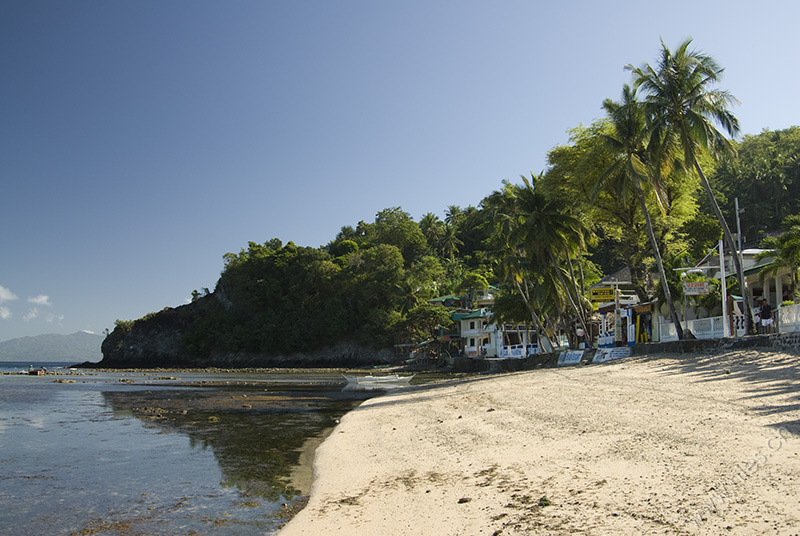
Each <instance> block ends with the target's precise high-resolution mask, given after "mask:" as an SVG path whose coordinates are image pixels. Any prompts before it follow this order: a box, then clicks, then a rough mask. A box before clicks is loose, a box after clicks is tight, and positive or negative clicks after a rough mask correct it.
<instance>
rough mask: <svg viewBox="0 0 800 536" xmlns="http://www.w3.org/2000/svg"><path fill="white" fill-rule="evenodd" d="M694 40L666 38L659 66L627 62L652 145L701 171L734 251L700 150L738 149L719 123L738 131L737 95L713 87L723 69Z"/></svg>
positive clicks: (749, 323) (716, 152)
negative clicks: (670, 42)
mask: <svg viewBox="0 0 800 536" xmlns="http://www.w3.org/2000/svg"><path fill="white" fill-rule="evenodd" d="M691 43H692V40H691V39H687V40H686V41H684V42H683V43H681V44H680V45H679V46H678V48H677V49H676V50H675V52H674V53H673V52H671V51H670V50H669V48H667V46H666V45H665V44H664V41H663V40H662V41H661V55H660V58H659V61H658V63H657V65H656V66H655V67H652V66H650V65H649V64H647V63H645V64H644V65H642V66H641V67H633V66H632V65H627V66H626V69H628V70H630V71H631V72H632V74H633V79H634V87H635V88H639V89H641V90H642V91H643V92H644V95H645V98H644V101H643V104H644V110H645V117H646V119H647V121H648V124H649V133H650V138H649V141H648V147H649V148H650V150H651V151H654V152H655V153H657V154H660V155H669V154H670V153H671V152H672V150H673V149H679V150H680V151H681V152H682V153H683V164H684V165H685V166H686V168H687V169H689V170H692V169H693V170H694V171H696V172H697V174H698V176H699V177H700V182H701V183H702V185H703V189H705V191H706V194H707V195H708V200H709V202H710V204H711V207H712V208H713V210H714V213H715V214H716V216H717V219H718V220H719V223H720V226H721V227H722V232H723V235H724V237H725V241H726V243H727V244H728V247H729V248H730V251H736V244H735V243H734V241H733V236H732V235H731V230H730V228H729V227H728V223H727V222H726V221H725V218H724V217H723V216H722V211H721V210H720V208H719V204H718V203H717V199H716V197H715V196H714V192H713V191H712V190H711V185H710V184H709V182H708V179H707V178H706V176H705V174H704V173H703V169H702V168H701V167H700V164H699V162H698V156H699V154H700V153H701V151H708V152H709V153H710V154H711V155H712V156H715V157H719V156H723V155H732V154H735V149H734V147H733V144H732V143H731V141H730V140H729V139H728V138H726V137H725V136H724V135H723V134H722V132H720V131H719V130H718V129H717V128H716V127H715V126H714V125H715V124H719V125H720V126H721V127H722V128H723V130H725V131H726V132H727V133H728V134H729V135H730V136H735V135H736V134H737V133H738V132H739V120H738V119H736V116H734V115H733V113H732V112H731V111H730V109H729V108H730V106H732V105H733V104H735V103H737V102H738V101H737V100H736V99H735V98H734V97H733V95H731V94H730V93H729V92H728V91H724V90H721V89H717V88H715V87H713V86H714V85H715V84H716V83H717V82H718V81H719V80H720V77H721V75H722V72H723V69H722V68H721V67H720V66H719V65H718V64H717V62H716V61H714V59H713V58H712V57H711V56H707V55H705V54H702V53H700V52H698V51H695V50H690V49H689V45H690V44H691ZM733 262H734V266H735V267H736V273H737V275H738V277H739V284H740V286H741V287H742V289H745V285H744V271H743V270H742V265H741V263H740V262H739V256H738V255H733ZM743 301H744V304H745V318H746V322H747V326H748V327H747V331H748V333H749V332H752V329H753V324H752V316H751V314H750V303H749V300H748V298H747V297H746V296H745V297H744V300H743Z"/></svg>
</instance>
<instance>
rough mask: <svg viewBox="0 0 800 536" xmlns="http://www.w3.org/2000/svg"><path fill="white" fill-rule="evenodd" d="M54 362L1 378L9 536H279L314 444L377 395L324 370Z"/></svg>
mask: <svg viewBox="0 0 800 536" xmlns="http://www.w3.org/2000/svg"><path fill="white" fill-rule="evenodd" d="M29 365H30V363H0V372H3V371H10V372H17V371H27V369H28V366H29ZM34 365H35V366H36V367H37V368H38V366H40V365H41V364H34ZM58 365H59V364H55V363H44V366H45V367H47V369H48V371H50V372H53V371H55V372H56V373H57V374H49V375H46V376H33V375H28V374H6V375H0V536H27V535H30V536H34V535H36V536H38V535H42V534H48V535H54V536H57V535H70V536H71V535H81V534H96V535H116V536H121V535H130V534H137V535H138V534H149V535H187V536H188V535H209V536H213V535H225V536H239V535H256V534H258V535H264V534H267V535H269V534H275V533H276V532H277V529H278V527H279V526H280V524H281V523H282V522H284V521H285V519H286V517H287V506H288V507H289V508H291V507H292V506H293V505H295V506H298V507H299V506H300V504H301V503H300V502H299V501H301V500H302V496H303V495H304V494H307V493H308V489H301V488H303V487H304V486H306V485H307V484H308V483H307V482H306V484H303V483H302V479H299V480H298V479H297V478H293V477H292V475H295V474H296V473H297V468H298V464H299V460H300V457H301V454H302V453H303V452H304V448H305V449H306V450H308V449H309V445H311V448H313V445H314V442H315V438H319V437H321V436H322V435H323V434H324V433H325V432H326V431H327V430H330V428H331V427H332V426H334V425H335V422H336V420H337V419H338V418H340V417H341V415H343V414H344V413H345V412H347V411H349V410H350V409H352V408H353V407H355V406H356V405H357V404H358V403H360V401H362V400H364V399H365V398H367V397H369V396H372V395H374V394H376V393H371V394H370V393H364V392H352V391H344V390H343V389H342V384H341V383H337V382H340V378H341V377H340V376H337V375H335V374H326V373H319V374H293V375H287V374H278V375H273V374H243V373H241V374H220V375H209V374H205V373H184V374H179V373H171V374H174V375H163V374H161V375H160V374H157V373H150V374H147V373H109V372H93V371H86V370H80V371H76V372H74V373H70V371H69V370H68V369H59V368H58ZM186 382H192V385H193V386H186V385H185V383H186ZM210 382H213V387H209V386H208V385H212V383H210ZM226 382H227V383H226ZM243 382H245V383H244V384H243ZM318 440H319V439H316V441H318Z"/></svg>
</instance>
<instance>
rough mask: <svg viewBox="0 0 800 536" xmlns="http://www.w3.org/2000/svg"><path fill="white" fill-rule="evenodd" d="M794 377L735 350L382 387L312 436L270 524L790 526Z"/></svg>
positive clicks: (338, 530)
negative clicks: (290, 492) (291, 506)
mask: <svg viewBox="0 0 800 536" xmlns="http://www.w3.org/2000/svg"><path fill="white" fill-rule="evenodd" d="M728 371H729V372H728ZM799 379H800V359H798V357H797V356H792V355H787V354H779V353H759V352H757V351H747V352H731V353H727V354H724V355H715V356H693V355H684V356H678V355H672V356H653V357H650V358H645V357H639V358H630V359H626V360H622V361H618V362H612V363H608V364H604V365H591V366H581V367H572V368H561V369H548V370H538V371H531V372H523V373H516V374H506V375H497V376H487V377H482V378H480V379H476V380H470V381H465V382H459V383H451V384H447V385H440V386H434V387H423V388H416V389H413V388H412V389H411V390H408V391H404V392H401V393H395V394H387V395H385V396H382V397H379V398H375V399H371V400H369V401H367V402H365V403H364V404H363V405H362V406H361V407H360V408H358V409H356V410H355V411H352V412H351V413H349V414H347V415H346V416H345V417H344V419H343V420H342V423H341V424H340V425H339V426H338V427H337V428H336V429H335V430H334V432H333V434H332V435H331V436H330V437H329V438H328V439H327V440H326V441H325V442H324V443H323V444H322V446H320V447H319V449H318V450H317V454H316V460H315V480H314V484H313V487H312V491H311V497H310V500H309V504H308V506H307V507H306V508H305V509H304V510H303V511H301V512H300V513H299V514H298V515H297V517H295V518H294V519H293V520H292V521H291V522H290V523H289V524H288V525H287V526H286V527H285V528H284V529H283V530H282V531H281V533H280V536H296V535H306V536H321V535H347V536H357V535H368V536H376V535H414V536H419V535H454V536H455V535H465V536H466V535H470V536H477V535H504V536H507V535H521V534H537V535H540V534H541V535H553V534H586V535H609V534H625V535H628V534H631V535H632V534H714V535H716V534H800V383H798V380H799ZM545 498H546V499H545ZM540 500H541V502H542V505H540ZM546 502H549V503H550V505H549V506H545V505H544V504H545V503H546Z"/></svg>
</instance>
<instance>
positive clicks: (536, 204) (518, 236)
mask: <svg viewBox="0 0 800 536" xmlns="http://www.w3.org/2000/svg"><path fill="white" fill-rule="evenodd" d="M522 180H523V182H524V187H523V188H520V189H519V192H518V203H519V209H520V213H521V216H522V217H521V219H520V222H519V225H518V226H517V228H516V229H515V230H514V231H513V233H512V237H511V238H512V240H518V241H519V242H520V243H521V244H523V245H524V247H525V249H526V250H527V252H528V255H529V256H530V257H531V258H532V260H534V261H536V262H537V263H539V264H541V265H544V266H548V267H551V268H552V269H553V274H554V276H555V278H556V279H557V280H558V282H559V283H560V285H561V288H562V290H563V291H564V296H565V298H566V300H567V303H568V304H569V306H570V307H571V308H572V309H573V311H574V312H575V316H576V319H577V320H578V322H579V323H580V324H581V327H583V329H584V331H585V332H586V333H589V329H588V327H587V322H586V315H585V307H584V305H585V303H584V302H585V297H584V298H583V299H582V296H581V295H580V293H579V292H578V289H577V284H576V278H575V274H574V272H573V266H572V259H573V258H574V257H576V256H578V255H580V254H581V253H582V252H583V251H585V248H586V241H587V239H589V237H590V235H591V233H590V231H589V229H588V228H587V227H586V225H585V223H584V222H583V221H582V220H581V219H580V218H578V217H577V216H575V215H574V214H572V213H571V212H570V211H569V210H567V207H566V206H565V205H564V203H563V202H562V201H561V200H560V199H547V198H546V197H545V196H544V195H543V194H542V193H541V192H537V191H536V188H535V184H536V180H537V177H536V175H534V174H531V180H530V181H529V180H528V179H527V178H526V177H524V176H523V177H522ZM564 264H565V265H566V268H565V267H564V266H563V265H564ZM565 275H567V276H569V278H570V283H571V284H570V285H568V284H567V281H566V279H565V277H564V276H565Z"/></svg>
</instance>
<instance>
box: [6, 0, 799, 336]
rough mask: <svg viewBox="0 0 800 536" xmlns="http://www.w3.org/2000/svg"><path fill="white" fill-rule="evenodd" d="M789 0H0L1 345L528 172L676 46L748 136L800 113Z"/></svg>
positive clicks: (792, 121) (183, 297) (159, 297)
mask: <svg viewBox="0 0 800 536" xmlns="http://www.w3.org/2000/svg"><path fill="white" fill-rule="evenodd" d="M797 20H800V2H796V1H795V0H791V1H769V0H767V1H763V2H759V3H753V2H749V1H747V2H746V1H739V0H728V1H703V0H700V1H698V0H693V1H683V0H675V1H672V2H668V3H663V2H659V3H655V2H641V1H635V2H625V1H614V0H608V1H604V2H596V1H594V0H591V1H564V2H535V1H503V0H499V1H497V2H482V1H474V0H457V1H456V0H447V1H445V0H443V1H436V0H426V1H419V0H406V1H403V2H388V1H387V2H380V1H378V2H376V1H373V0H361V1H354V0H340V1H335V2H332V1H328V0H301V1H277V0H262V1H249V0H235V1H231V2H219V1H205V0H171V1H169V2H163V1H151V0H137V1H132V0H130V1H124V0H111V1H106V0H92V1H87V0H69V1H67V2H65V1H62V0H25V1H23V0H0V222H2V223H0V225H2V230H1V231H0V341H4V340H8V339H12V338H17V337H23V336H32V335H38V334H42V333H63V334H69V333H74V332H76V331H79V330H87V331H92V332H95V333H102V332H103V331H104V330H105V329H109V330H111V329H113V327H114V321H115V320H117V319H122V320H130V319H135V318H140V317H141V316H143V315H145V314H147V313H149V312H151V311H158V310H160V309H163V308H164V307H168V306H169V307H175V306H179V305H182V304H184V303H186V302H187V300H189V299H190V296H191V293H192V290H194V289H197V290H201V289H202V288H204V287H205V288H209V289H211V290H213V288H214V286H215V284H216V281H217V279H218V277H219V275H220V272H221V270H222V268H223V260H222V256H223V255H224V254H225V253H227V252H238V251H239V250H240V249H241V248H243V247H244V248H246V247H247V244H248V242H250V241H254V242H259V243H263V242H265V241H266V240H269V239H271V238H279V239H281V240H282V241H283V242H284V243H285V242H288V241H290V240H291V241H293V242H294V243H296V244H297V245H302V246H312V247H317V246H322V245H325V244H327V243H328V242H329V241H330V240H332V239H333V238H334V237H335V236H336V234H337V233H338V231H339V230H340V229H341V227H342V226H345V225H352V226H355V225H356V224H357V223H358V222H359V221H361V220H363V221H367V222H369V221H373V220H374V217H375V214H376V213H377V212H378V211H380V210H382V209H385V208H389V207H398V206H399V207H402V208H403V210H405V211H406V212H408V213H410V214H411V216H412V217H413V218H414V219H415V220H417V221H418V220H419V218H420V217H421V216H422V215H424V214H425V213H427V212H432V213H434V214H436V215H438V216H440V217H444V212H445V210H446V209H447V207H448V206H450V205H458V206H461V207H466V206H469V205H473V206H477V205H478V204H479V203H480V201H481V199H483V198H484V197H486V196H487V195H489V194H490V193H491V192H492V191H493V190H496V189H498V188H500V187H501V182H502V180H503V179H510V180H512V181H515V180H518V179H519V176H520V175H522V174H525V175H527V174H529V173H530V172H534V173H539V172H540V171H542V170H544V169H546V167H547V160H546V159H547V152H548V151H549V150H550V149H552V148H553V147H555V146H558V145H563V144H565V143H567V142H568V140H569V136H568V131H569V130H570V129H572V128H574V127H576V126H578V125H580V124H588V123H591V122H592V121H593V120H595V119H598V118H601V117H602V115H603V112H602V110H601V103H602V101H603V99H605V98H608V97H611V98H615V99H616V98H618V97H619V95H620V92H621V89H622V85H623V84H625V83H627V82H629V81H630V73H629V72H627V71H625V69H624V66H625V65H626V64H634V65H637V66H638V65H641V64H642V63H644V62H650V63H654V62H655V61H656V60H657V55H658V51H659V48H660V46H661V41H660V40H661V39H663V41H664V43H665V44H666V45H667V46H668V47H669V48H670V49H674V48H675V47H676V46H677V45H678V44H679V43H680V42H681V41H683V40H684V39H686V38H689V37H691V38H693V40H694V41H693V47H694V48H696V49H698V50H701V51H703V52H705V53H707V54H710V55H711V56H713V57H714V58H715V59H716V60H717V62H718V63H719V64H720V65H721V66H723V67H724V68H725V72H724V78H723V81H722V84H721V86H720V87H722V88H724V89H727V90H729V91H730V92H731V93H733V95H735V96H736V97H737V98H738V100H739V101H740V105H738V106H737V107H736V108H734V110H733V111H734V113H735V114H736V115H737V117H738V118H739V120H740V123H741V127H742V133H743V134H758V133H759V132H761V131H762V130H764V129H766V128H769V129H772V130H775V129H781V128H787V127H789V126H792V125H797V124H800V98H798V95H800V68H798V67H800V62H799V61H798V60H800V46H798V45H797V38H796V27H795V26H796V22H797Z"/></svg>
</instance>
